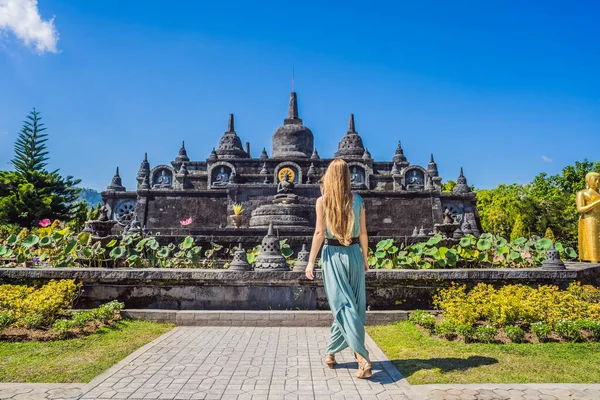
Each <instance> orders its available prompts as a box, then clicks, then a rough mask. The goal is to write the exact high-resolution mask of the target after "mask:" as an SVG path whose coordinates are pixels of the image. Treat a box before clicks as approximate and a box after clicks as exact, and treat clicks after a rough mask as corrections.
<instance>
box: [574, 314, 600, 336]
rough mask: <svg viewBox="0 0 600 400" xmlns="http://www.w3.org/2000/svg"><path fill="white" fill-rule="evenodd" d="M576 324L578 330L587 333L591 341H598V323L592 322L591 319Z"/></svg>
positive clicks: (599, 332) (599, 327) (599, 331)
mask: <svg viewBox="0 0 600 400" xmlns="http://www.w3.org/2000/svg"><path fill="white" fill-rule="evenodd" d="M576 324H577V325H578V326H579V329H580V330H584V331H586V332H588V333H589V334H590V335H591V336H592V339H593V340H599V339H600V322H598V321H593V320H591V319H584V320H579V321H576Z"/></svg>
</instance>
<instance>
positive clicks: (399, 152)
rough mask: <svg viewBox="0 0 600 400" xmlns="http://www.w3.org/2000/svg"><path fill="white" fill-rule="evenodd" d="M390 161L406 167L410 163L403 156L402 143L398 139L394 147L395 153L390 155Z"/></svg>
mask: <svg viewBox="0 0 600 400" xmlns="http://www.w3.org/2000/svg"><path fill="white" fill-rule="evenodd" d="M392 161H393V162H396V163H398V164H399V165H400V167H408V166H409V165H410V163H409V162H408V160H407V159H406V157H405V156H404V149H402V143H400V141H399V140H398V147H396V153H395V154H394V157H392Z"/></svg>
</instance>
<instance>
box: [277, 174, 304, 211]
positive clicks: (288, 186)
mask: <svg viewBox="0 0 600 400" xmlns="http://www.w3.org/2000/svg"><path fill="white" fill-rule="evenodd" d="M282 178H283V179H282V180H281V181H280V182H279V183H278V184H277V194H276V195H275V196H274V197H273V203H275V204H278V203H281V204H296V203H298V196H297V195H295V194H294V182H290V181H289V179H290V175H289V174H288V173H287V172H286V173H284V174H283V176H282Z"/></svg>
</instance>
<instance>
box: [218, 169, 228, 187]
mask: <svg viewBox="0 0 600 400" xmlns="http://www.w3.org/2000/svg"><path fill="white" fill-rule="evenodd" d="M228 182H229V173H228V172H227V171H226V170H225V167H221V170H220V171H219V173H218V174H217V176H216V177H215V182H214V184H215V185H225V184H226V183H228Z"/></svg>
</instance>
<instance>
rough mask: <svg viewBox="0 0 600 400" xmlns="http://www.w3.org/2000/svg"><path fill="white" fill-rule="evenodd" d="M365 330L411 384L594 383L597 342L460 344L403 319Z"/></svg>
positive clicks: (598, 372) (598, 374) (599, 360)
mask: <svg viewBox="0 0 600 400" xmlns="http://www.w3.org/2000/svg"><path fill="white" fill-rule="evenodd" d="M367 332H368V333H369V335H370V336H371V337H372V338H373V340H375V342H377V344H378V345H379V347H381V349H382V350H383V351H384V352H385V354H386V355H387V356H388V358H389V359H390V360H392V361H393V363H394V364H395V365H396V367H397V368H398V370H400V373H401V374H402V375H403V376H404V377H406V378H407V379H408V381H409V382H410V383H411V384H417V385H418V384H435V383H598V382H600V343H564V344H559V343H540V344H479V343H472V344H465V343H462V342H450V341H446V340H443V339H437V338H435V337H430V336H429V335H427V334H424V333H422V332H421V331H419V330H418V329H417V328H416V327H415V326H414V325H413V324H412V323H410V322H408V321H403V322H399V323H397V324H393V325H383V326H370V327H367Z"/></svg>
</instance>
